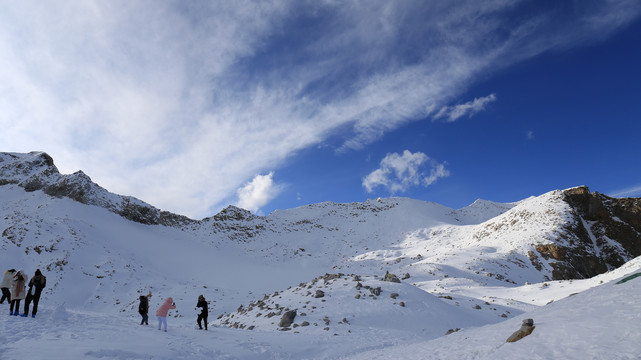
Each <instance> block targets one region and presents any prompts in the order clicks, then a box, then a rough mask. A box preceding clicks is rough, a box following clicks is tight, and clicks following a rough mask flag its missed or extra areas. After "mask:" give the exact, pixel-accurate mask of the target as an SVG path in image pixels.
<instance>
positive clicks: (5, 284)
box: [0, 269, 16, 304]
mask: <svg viewBox="0 0 641 360" xmlns="http://www.w3.org/2000/svg"><path fill="white" fill-rule="evenodd" d="M15 273H16V269H9V270H7V271H5V272H4V276H3V277H2V282H0V289H1V290H2V299H0V304H4V299H7V302H8V303H9V304H11V291H9V287H11V278H13V276H14V274H15Z"/></svg>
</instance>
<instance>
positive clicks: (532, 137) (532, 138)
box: [527, 130, 534, 140]
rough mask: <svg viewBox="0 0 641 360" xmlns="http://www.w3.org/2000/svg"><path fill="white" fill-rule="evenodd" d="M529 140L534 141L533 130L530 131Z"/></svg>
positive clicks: (528, 133)
mask: <svg viewBox="0 0 641 360" xmlns="http://www.w3.org/2000/svg"><path fill="white" fill-rule="evenodd" d="M527 139H528V140H534V131H533V130H528V132H527Z"/></svg>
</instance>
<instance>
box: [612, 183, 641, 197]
mask: <svg viewBox="0 0 641 360" xmlns="http://www.w3.org/2000/svg"><path fill="white" fill-rule="evenodd" d="M608 195H609V196H612V197H617V198H621V197H641V184H639V185H636V186H632V187H629V188H627V189H621V190H615V191H613V192H611V193H609V194H608Z"/></svg>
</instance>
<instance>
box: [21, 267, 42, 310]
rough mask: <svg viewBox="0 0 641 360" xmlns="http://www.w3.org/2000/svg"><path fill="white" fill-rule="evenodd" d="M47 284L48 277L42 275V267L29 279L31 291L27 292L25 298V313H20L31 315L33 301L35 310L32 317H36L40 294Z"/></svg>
mask: <svg viewBox="0 0 641 360" xmlns="http://www.w3.org/2000/svg"><path fill="white" fill-rule="evenodd" d="M45 286H47V278H46V277H45V276H44V275H42V273H41V272H40V269H38V270H36V274H35V275H34V276H33V277H32V278H31V280H29V291H28V292H27V298H26V299H25V300H24V314H22V315H20V316H22V317H27V316H29V305H30V304H31V302H32V301H33V312H32V313H31V317H32V318H35V317H36V314H37V313H38V303H39V302H40V294H42V289H44V288H45Z"/></svg>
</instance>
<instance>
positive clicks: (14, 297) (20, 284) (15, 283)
mask: <svg viewBox="0 0 641 360" xmlns="http://www.w3.org/2000/svg"><path fill="white" fill-rule="evenodd" d="M27 278H28V277H27V275H25V274H24V273H23V272H22V270H18V272H17V273H16V275H15V276H14V277H13V280H12V286H11V307H10V309H9V315H14V316H17V315H18V313H19V312H20V300H23V299H24V298H25V297H26V295H27V294H26V293H27V292H26V291H25V283H26V282H27ZM14 308H15V311H14Z"/></svg>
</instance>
